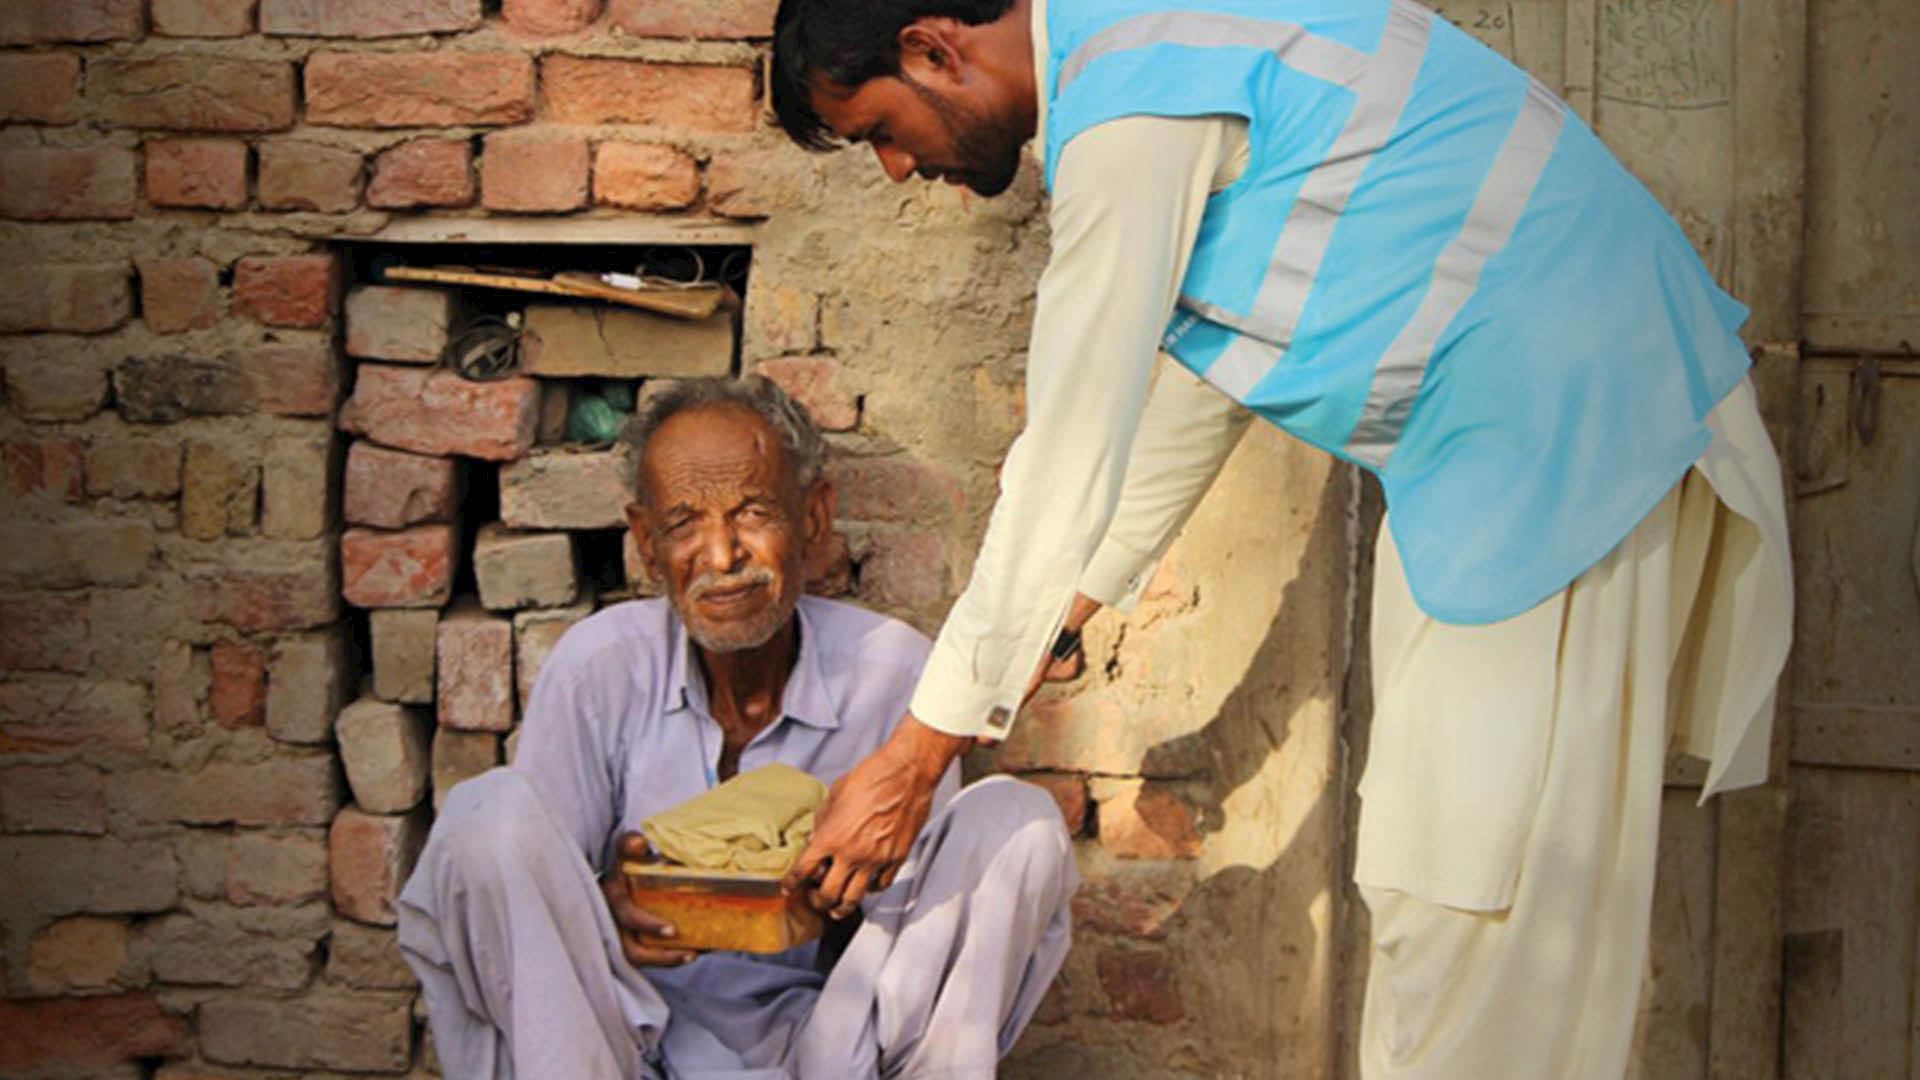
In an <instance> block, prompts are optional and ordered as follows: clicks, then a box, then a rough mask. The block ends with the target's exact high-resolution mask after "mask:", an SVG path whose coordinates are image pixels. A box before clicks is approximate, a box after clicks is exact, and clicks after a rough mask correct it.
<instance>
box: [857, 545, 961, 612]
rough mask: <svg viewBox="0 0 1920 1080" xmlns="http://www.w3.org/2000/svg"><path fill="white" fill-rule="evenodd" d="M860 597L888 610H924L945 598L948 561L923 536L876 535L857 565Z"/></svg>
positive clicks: (936, 546)
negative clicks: (858, 567) (887, 607)
mask: <svg viewBox="0 0 1920 1080" xmlns="http://www.w3.org/2000/svg"><path fill="white" fill-rule="evenodd" d="M860 595H861V596H862V597H863V598H865V599H866V600H868V601H871V602H872V603H875V604H881V605H885V606H889V607H907V608H913V607H925V606H926V605H929V604H933V603H936V602H938V601H940V600H941V599H943V598H945V597H946V595H947V558H946V554H945V552H944V551H943V550H942V547H941V544H940V538H939V537H938V536H935V535H933V534H932V533H925V532H894V533H879V534H876V535H875V536H874V537H872V539H871V540H870V541H869V548H868V553H867V557H866V558H865V559H863V560H862V561H861V563H860Z"/></svg>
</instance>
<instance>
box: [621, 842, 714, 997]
mask: <svg viewBox="0 0 1920 1080" xmlns="http://www.w3.org/2000/svg"><path fill="white" fill-rule="evenodd" d="M646 857H647V838H646V837H644V836H642V835H640V834H639V833H637V832H627V833H621V834H620V839H618V840H616V841H614V845H613V869H611V870H609V871H607V875H606V876H605V877H603V878H601V879H600V892H601V894H602V895H604V896H605V897H606V898H607V910H608V911H611V912H612V913H613V925H614V926H616V927H618V928H619V930H620V951H621V952H622V953H624V954H625V955H626V958H627V963H629V964H632V965H633V966H634V967H679V966H680V965H681V964H684V963H686V962H687V961H689V960H692V959H693V958H694V957H696V956H699V955H700V954H699V953H698V952H696V951H694V950H692V949H676V948H674V947H673V945H672V940H673V936H674V933H675V930H674V928H673V924H672V923H670V922H668V921H667V920H665V919H662V918H660V917H658V916H655V915H650V914H648V913H647V912H645V911H642V910H640V908H638V907H636V906H635V905H634V902H633V898H632V897H630V896H628V895H627V880H626V878H625V877H624V876H623V875H622V874H621V873H620V864H621V863H624V862H638V861H640V860H643V859H645V858H646Z"/></svg>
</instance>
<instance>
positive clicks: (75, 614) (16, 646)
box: [0, 593, 90, 675]
mask: <svg viewBox="0 0 1920 1080" xmlns="http://www.w3.org/2000/svg"><path fill="white" fill-rule="evenodd" d="M89 653H90V643H89V642H88V640H87V601H86V598H85V597H81V596H73V595H70V594H65V593H54V594H45V593H42V594H35V595H14V596H5V597H0V671H9V672H21V671H64V672H68V673H69V674H74V675H79V674H82V673H83V672H85V671H86V670H87V666H88V660H89V658H90V657H89Z"/></svg>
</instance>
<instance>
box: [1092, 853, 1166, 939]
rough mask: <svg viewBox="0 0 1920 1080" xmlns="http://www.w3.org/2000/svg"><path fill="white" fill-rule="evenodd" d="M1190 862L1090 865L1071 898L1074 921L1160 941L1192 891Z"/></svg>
mask: <svg viewBox="0 0 1920 1080" xmlns="http://www.w3.org/2000/svg"><path fill="white" fill-rule="evenodd" d="M1193 888H1194V868H1193V866H1192V864H1189V863H1167V862H1136V861H1128V862H1119V863H1114V864H1112V865H1109V866H1104V867H1101V866H1097V865H1096V866H1093V867H1088V868H1087V870H1086V880H1085V881H1084V882H1083V883H1082V884H1081V886H1080V891H1079V892H1077V893H1075V894H1074V897H1073V925H1074V927H1075V929H1076V930H1078V929H1081V928H1085V929H1087V930H1092V931H1095V932H1098V933H1102V934H1122V935H1125V936H1127V937H1135V938H1141V939H1144V940H1149V941H1158V940H1161V939H1163V938H1165V937H1166V936H1167V931H1168V929H1169V927H1170V926H1171V924H1172V923H1173V920H1174V919H1175V917H1176V916H1178V915H1179V914H1180V909H1181V907H1182V906H1184V905H1185V904H1186V902H1187V898H1188V897H1189V896H1191V895H1192V893H1193Z"/></svg>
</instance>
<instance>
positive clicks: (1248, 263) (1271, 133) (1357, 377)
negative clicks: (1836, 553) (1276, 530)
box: [1045, 0, 1748, 623]
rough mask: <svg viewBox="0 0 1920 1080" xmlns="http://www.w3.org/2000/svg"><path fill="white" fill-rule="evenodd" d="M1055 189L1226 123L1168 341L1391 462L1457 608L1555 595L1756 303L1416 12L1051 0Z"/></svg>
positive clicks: (1445, 597)
mask: <svg viewBox="0 0 1920 1080" xmlns="http://www.w3.org/2000/svg"><path fill="white" fill-rule="evenodd" d="M1047 24H1048V35H1049V41H1048V49H1049V56H1048V59H1047V84H1046V93H1047V95H1048V100H1049V106H1048V114H1047V130H1046V133H1045V134H1046V151H1047V161H1046V177H1047V182H1048V185H1049V187H1051V185H1052V182H1053V178H1054V169H1055V168H1056V167H1057V165H1058V163H1059V159H1060V153H1061V151H1062V149H1063V148H1065V147H1066V146H1067V144H1068V143H1069V142H1071V141H1072V139H1073V138H1074V136H1075V135H1077V134H1079V133H1080V132H1082V131H1084V130H1086V129H1087V128H1089V127H1091V126H1093V125H1095V124H1099V123H1101V122H1103V121H1106V120H1111V119H1114V118H1117V117H1121V116H1127V115H1135V114H1152V115H1159V116H1200V115H1215V114H1231V115H1237V116H1240V117H1244V118H1245V119H1246V120H1247V122H1248V137H1249V141H1250V152H1251V156H1250V160H1249V163H1248V166H1247V169H1246V172H1245V174H1244V175H1243V176H1242V177H1241V178H1240V180H1239V181H1238V182H1236V183H1235V184H1234V185H1233V186H1231V187H1229V188H1227V189H1226V190H1224V191H1221V192H1219V193H1217V194H1215V195H1214V196H1213V197H1212V198H1211V199H1210V200H1209V202H1208V203H1207V208H1206V213H1205V216H1204V218H1203V220H1202V222H1201V225H1200V233H1199V240H1198V243H1197V246H1196V248H1195V250H1194V253H1193V257H1192V261H1191V263H1190V264H1189V269H1188V272H1187V276H1186V279H1185V281H1184V282H1183V283H1182V286H1181V296H1180V301H1179V305H1178V308H1177V309H1176V310H1175V312H1174V317H1173V320H1172V322H1171V324H1170V325H1169V326H1168V328H1167V333H1166V340H1165V345H1166V347H1167V349H1168V351H1169V352H1171V353H1172V354H1173V356H1174V357H1175V358H1176V359H1178V360H1179V361H1180V363H1182V364H1184V365H1185V366H1186V367H1188V368H1191V369H1192V370H1193V371H1194V372H1195V373H1197V374H1198V375H1200V376H1201V377H1203V378H1205V379H1206V380H1207V381H1208V382H1210V383H1212V384H1213V385H1214V386H1216V387H1218V388H1219V389H1221V390H1223V391H1225V392H1226V393H1227V394H1229V395H1231V396H1232V397H1233V398H1235V399H1236V400H1238V401H1240V402H1242V403H1244V404H1246V405H1247V406H1248V407H1250V408H1251V409H1253V410H1254V411H1255V412H1257V413H1259V414H1260V415H1261V416H1264V417H1265V418H1267V419H1268V420H1270V421H1272V422H1273V423H1275V424H1278V425H1279V426H1281V427H1282V428H1285V429H1286V430H1287V431H1289V432H1291V433H1293V434H1294V435H1296V436H1298V437H1299V438H1301V439H1303V440H1305V441H1307V442H1309V443H1312V444H1313V445H1315V446H1318V447H1320V448H1322V449H1324V450H1327V451H1329V452H1331V453H1333V454H1335V455H1336V456H1339V457H1341V458H1344V459H1347V460H1350V461H1354V462H1357V463H1359V464H1361V465H1363V466H1365V467H1367V468H1369V469H1371V470H1373V471H1374V472H1375V473H1377V474H1378V475H1379V477H1380V479H1381V482H1382V484H1383V486H1384V487H1385V490H1386V496H1387V504H1388V509H1389V522H1390V524H1391V529H1392V533H1393V537H1394V540H1395V542H1396V543H1398V545H1399V549H1400V555H1401V561H1402V563H1403V565H1404V566H1405V568H1406V573H1407V578H1408V583H1409V585H1410V586H1411V588H1412V591H1413V594H1414V597H1415V599H1416V600H1418V601H1419V603H1420V606H1421V607H1422V608H1423V609H1424V610H1425V611H1427V612H1428V613H1429V614H1431V615H1433V616H1434V617H1436V618H1439V619H1442V620H1445V621H1448V622H1462V623H1484V622H1493V621H1496V620H1500V619H1504V618H1509V617H1511V616H1513V615H1517V614H1519V613H1520V612H1522V611H1525V610H1527V609H1528V608H1530V607H1532V606H1534V605H1535V604H1538V603H1539V602H1540V601H1542V600H1544V599H1546V598H1547V597H1549V596H1551V595H1552V594H1553V593H1555V592H1557V591H1558V590H1560V589H1562V588H1564V587H1565V586H1566V585H1567V584H1568V583H1570V582H1571V581H1572V580H1573V579H1574V578H1576V577H1578V576H1579V575H1580V573H1581V572H1582V571H1584V570H1585V569H1587V568H1588V567H1589V566H1592V565H1593V564H1594V563H1595V562H1597V561H1599V560H1600V558H1601V557H1602V556H1604V555H1605V554H1606V553H1607V551H1609V550H1610V549H1611V548H1612V547H1613V546H1614V545H1616V544H1617V543H1619V541H1620V540H1621V539H1622V538H1624V537H1625V536H1626V535H1627V533H1628V532H1630V531H1631V530H1632V529H1633V527H1634V526H1635V525H1636V524H1637V523H1638V522H1639V521H1640V519H1641V518H1642V517H1644V516H1645V515H1646V513H1647V512H1648V511H1649V510H1651V509H1652V508H1653V507H1654V505H1655V504H1656V503H1658V502H1659V500H1660V499H1661V497H1662V496H1663V495H1664V494H1665V493H1666V491H1667V490H1668V489H1669V488H1670V487H1672V485H1673V484H1674V483H1675V482H1676V481H1678V480H1679V478H1680V477H1681V476H1682V475H1684V474H1685V472H1686V470H1687V468H1688V467H1689V466H1690V465H1691V463H1692V462H1693V461H1694V460H1695V459H1696V458H1698V457H1699V456H1700V454H1701V452H1702V451H1704V450H1705V449H1706V447H1707V445H1708V443H1709V442H1710V441H1711V438H1710V435H1709V433H1708V431H1707V428H1706V426H1705V424H1704V422H1703V421H1704V418H1705V417H1706V415H1707V413H1708V411H1709V410H1710V409H1712V407H1713V406H1714V404H1715V403H1716V402H1718V401H1719V400H1720V398H1721V397H1723V396H1724V395H1725V394H1726V393H1727V392H1728V391H1730V390H1731V389H1733V387H1734V386H1736V385H1737V384H1738V383H1739V381H1740V380H1741V379H1742V378H1743V377H1744V376H1745V374H1746V371H1747V366H1748V358H1747V354H1746V350H1745V349H1744V348H1743V347H1742V345H1741V343H1740V340H1739V337H1738V336H1737V331H1738V330H1739V327H1740V325H1741V324H1742V323H1743V322H1745V320H1746V309H1745V308H1744V307H1742V306H1741V305H1740V304H1739V303H1738V302H1736V301H1735V300H1733V299H1732V298H1731V297H1729V296H1727V295H1726V294H1725V293H1723V292H1722V291H1721V290H1720V289H1719V288H1718V287H1716V286H1715V285H1714V283H1713V280H1712V278H1711V276H1710V275H1709V274H1708V272H1707V270H1706V268H1705V267H1704V266H1703V265H1701V262H1700V260H1699V258H1698V257H1697V256H1696V255H1695V254H1694V251H1693V248H1692V247H1691V245H1690V244H1689V243H1688V241H1687V239H1686V236H1685V235H1684V234H1683V233H1682V232H1681V231H1680V229H1679V227H1678V226H1676V225H1675V224H1674V222H1673V220H1672V219H1671V218H1670V217H1669V216H1668V215H1667V213H1666V212H1665V211H1664V210H1663V209H1662V208H1661V207H1660V205H1659V203H1658V202H1657V201H1655V199H1654V198H1653V196H1652V195H1650V194H1649V193H1648V192H1647V190H1646V189H1645V188H1644V187H1642V186H1641V185H1640V183H1639V182H1638V181H1637V180H1635V179H1634V178H1633V176H1632V175H1631V174H1629V173H1628V172H1627V170H1626V169H1625V168H1623V167H1622V166H1621V165H1620V163H1619V162H1618V161H1616V160H1614V158H1613V155H1612V154H1610V153H1609V152H1608V151H1607V149H1606V148H1605V147H1604V146H1603V145H1602V144H1601V143H1600V141H1599V139H1598V138H1596V137H1595V136H1594V134H1593V132H1592V131H1591V130H1589V129H1588V128H1587V127H1586V125H1584V124H1582V123H1581V122H1580V120H1579V118H1578V117H1576V116H1574V115H1573V114H1572V112H1571V111H1570V110H1569V109H1568V108H1567V107H1566V106H1565V105H1564V104H1563V103H1561V102H1560V101H1559V100H1558V99H1557V98H1555V97H1554V96H1553V94H1552V93H1550V92H1549V91H1547V90H1546V89H1545V88H1544V87H1542V86H1541V85H1540V84H1539V83H1537V82H1535V81H1534V80H1532V79H1531V78H1529V77H1528V76H1527V75H1526V73H1525V72H1522V71H1521V70H1519V69H1518V68H1516V67H1514V66H1513V65H1512V64H1510V63H1508V62H1507V61H1506V60H1505V59H1503V58H1502V57H1500V56H1499V55H1497V54H1495V53H1494V52H1492V51H1491V50H1489V49H1487V48H1485V47H1483V46H1482V45H1480V43H1479V42H1477V41H1475V40H1473V38H1471V37H1469V36H1468V35H1467V34H1465V33H1463V32H1461V31H1459V30H1457V29H1455V28H1454V27H1453V26H1451V25H1450V24H1448V23H1447V22H1446V21H1445V20H1444V19H1441V18H1439V17H1438V16H1435V15H1434V14H1433V13H1431V12H1429V11H1428V10H1427V9H1425V8H1422V7H1420V6H1418V5H1417V4H1413V3H1410V2H1407V0H1050V2H1049V7H1048V12H1047Z"/></svg>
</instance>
